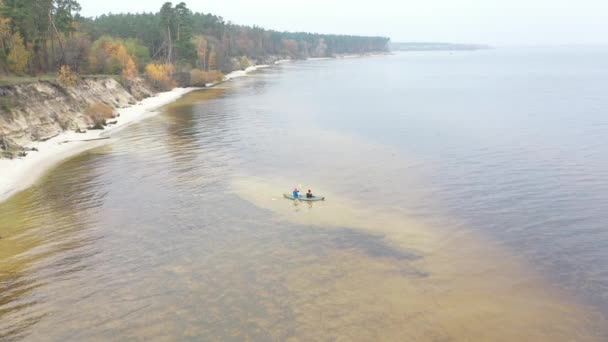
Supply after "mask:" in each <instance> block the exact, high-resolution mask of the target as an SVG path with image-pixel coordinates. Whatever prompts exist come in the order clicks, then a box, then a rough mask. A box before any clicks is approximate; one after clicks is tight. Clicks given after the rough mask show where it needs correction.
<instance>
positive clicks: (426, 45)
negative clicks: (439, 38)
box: [390, 42, 492, 52]
mask: <svg viewBox="0 0 608 342" xmlns="http://www.w3.org/2000/svg"><path fill="white" fill-rule="evenodd" d="M390 49H391V51H395V52H398V51H477V50H488V49H492V47H491V46H489V45H483V44H453V43H433V42H420V43H418V42H416V43H413V42H412V43H390Z"/></svg>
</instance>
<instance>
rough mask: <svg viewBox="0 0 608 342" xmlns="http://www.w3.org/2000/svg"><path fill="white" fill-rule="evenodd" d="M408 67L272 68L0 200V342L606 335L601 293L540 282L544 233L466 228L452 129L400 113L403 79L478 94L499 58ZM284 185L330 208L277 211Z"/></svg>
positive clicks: (473, 224) (185, 105)
mask: <svg viewBox="0 0 608 342" xmlns="http://www.w3.org/2000/svg"><path fill="white" fill-rule="evenodd" d="M406 56H411V55H406ZM413 56H417V57H404V56H394V57H386V58H369V59H356V60H348V61H346V60H345V61H324V62H303V63H297V64H291V65H284V66H281V67H275V68H272V69H269V70H265V71H262V72H260V73H258V74H255V75H253V76H251V77H248V78H245V79H240V80H236V81H233V82H231V83H229V84H226V85H225V86H224V87H222V88H218V89H212V90H204V91H199V92H195V93H191V94H189V95H187V96H186V97H184V98H183V99H181V100H180V101H178V102H177V103H175V104H172V105H170V106H168V107H167V108H166V109H164V111H163V114H161V115H159V116H156V117H153V118H151V119H148V120H146V121H143V122H141V123H138V124H136V125H134V126H132V127H130V128H129V129H127V130H124V131H122V132H120V133H119V134H118V135H116V136H115V137H114V138H113V141H112V143H110V144H108V145H107V146H104V147H102V148H98V149H95V150H92V151H90V152H87V153H84V154H82V155H79V156H77V157H75V158H73V159H70V160H68V161H66V162H65V163H63V164H62V165H60V166H58V167H57V168H56V169H55V170H53V171H52V172H50V173H49V174H48V176H47V177H46V178H45V179H43V180H42V181H41V182H39V184H37V185H36V186H34V187H33V188H31V189H29V190H27V191H25V192H23V193H20V194H18V195H17V196H15V197H13V198H12V199H10V200H9V201H7V202H4V203H1V204H0V236H1V237H2V239H0V339H6V340H18V339H27V340H125V339H134V340H149V339H155V340H176V339H177V340H239V341H240V340H289V339H294V340H416V339H418V340H493V341H496V340H504V341H512V340H602V339H603V338H605V337H606V336H607V335H606V331H605V321H604V319H603V316H602V312H603V305H602V303H601V301H599V302H598V303H596V304H597V305H591V304H590V302H589V301H587V298H590V297H594V296H595V297H594V298H601V296H599V297H598V294H599V293H601V288H602V286H604V285H599V286H595V287H593V288H592V289H591V290H590V291H582V290H577V289H573V288H572V286H570V285H571V284H572V283H570V282H568V280H567V279H569V278H568V277H566V280H563V279H562V281H559V278H560V277H554V275H555V274H556V273H555V272H554V271H553V270H554V269H553V268H551V267H538V264H535V262H534V261H535V260H538V259H535V256H537V255H543V256H544V254H542V252H539V251H541V250H543V246H542V245H539V244H534V241H536V239H538V238H539V236H545V235H546V234H545V231H544V230H542V229H537V230H532V231H529V232H527V233H522V232H520V231H517V232H515V233H513V235H508V234H507V235H503V234H502V233H501V234H495V233H494V232H493V231H492V230H490V229H486V228H485V227H486V226H485V225H484V224H483V222H486V221H483V220H481V219H477V216H475V217H473V218H471V216H470V215H469V213H470V212H473V210H471V209H470V208H469V204H470V203H477V202H479V201H480V199H481V197H480V196H481V195H480V194H479V193H475V191H477V190H478V189H480V186H481V185H483V184H485V183H484V182H483V181H481V179H482V178H483V177H479V176H477V177H476V179H477V180H478V181H477V182H474V181H473V180H471V179H469V180H468V182H472V183H471V184H469V186H465V185H462V183H466V182H465V178H458V177H462V175H461V174H460V173H459V172H465V171H466V170H467V168H465V167H460V168H458V167H457V164H458V161H457V159H456V158H455V157H453V155H456V154H457V153H455V152H454V151H455V150H462V151H465V150H466V148H467V145H466V144H465V143H463V140H462V139H461V138H459V137H461V136H462V134H463V132H462V131H461V128H460V126H455V124H453V125H452V126H450V125H446V121H447V122H454V121H449V120H448V119H445V120H444V121H436V118H435V119H434V117H435V116H437V115H438V114H437V113H431V114H428V113H427V114H425V111H429V110H430V109H429V106H423V105H421V104H420V103H417V104H416V105H417V106H418V107H411V105H412V104H413V103H416V102H417V101H419V97H416V98H415V99H412V98H409V97H408V96H410V95H409V94H411V93H415V92H416V89H418V91H420V89H430V88H429V87H428V83H425V82H427V81H428V79H427V78H429V77H430V78H432V77H433V75H434V74H433V73H432V72H429V73H426V74H425V73H423V72H421V73H419V74H416V73H415V72H413V71H411V68H412V67H411V65H412V64H416V63H418V64H416V65H418V66H419V67H420V68H422V67H423V66H425V65H426V66H428V65H429V64H431V65H432V64H433V61H437V59H438V58H439V59H440V60H439V62H441V63H439V62H437V63H439V64H438V65H444V64H442V63H448V62H449V61H451V62H452V63H456V64H458V63H465V64H466V65H469V66H470V65H478V69H474V70H477V71H476V72H477V78H475V77H473V80H476V81H477V82H482V81H480V78H481V79H482V80H483V77H484V76H485V75H486V74H485V73H484V72H483V70H484V67H483V65H484V64H479V63H478V61H479V59H480V58H481V59H482V60H483V58H486V59H488V60H490V61H493V60H497V57H496V56H494V57H493V56H492V55H489V56H485V57H483V55H471V54H469V55H460V54H459V55H457V56H454V57H452V58H451V59H450V58H449V57H448V55H444V56H443V57H437V55H433V54H430V55H420V56H418V55H413ZM467 56H468V57H467ZM498 56H499V57H500V58H505V57H504V56H503V55H498ZM501 56H502V57H501ZM441 58H444V59H445V60H443V59H441ZM466 58H472V60H469V61H466ZM500 58H498V60H499V61H500ZM463 59H464V61H463ZM488 63H490V62H488ZM399 65H402V66H403V68H404V69H403V70H405V71H403V72H405V73H406V74H407V75H408V77H410V78H412V79H413V80H410V81H407V82H402V79H401V77H402V76H403V74H397V76H395V70H396V69H395V68H396V67H397V66H399ZM479 65H481V67H479ZM471 67H472V68H474V67H473V66H471ZM362 70H365V73H363V72H362ZM408 70H410V71H408ZM428 70H431V68H429V69H428ZM472 74H475V72H472ZM479 75H482V76H479ZM423 76H424V77H423ZM403 77H405V76H403ZM416 77H417V78H418V82H415V79H416ZM378 80H380V82H378ZM423 81H424V82H423ZM410 82H411V83H415V84H411V83H410ZM482 83H483V82H482ZM414 85H416V87H414ZM469 86H470V87H478V86H479V84H475V82H473V84H469ZM332 89H333V90H332ZM435 89H436V92H440V93H441V91H442V89H443V88H442V87H440V86H438V85H436V88H435ZM479 89H482V88H479ZM382 94H383V95H382ZM382 96H384V97H382ZM389 99H392V100H390V101H392V102H390V101H389ZM395 99H397V100H395ZM465 99H466V97H465ZM459 101H461V102H462V103H464V104H466V101H465V100H464V99H463V98H460V100H459ZM365 103H368V104H369V106H370V107H364V104H365ZM455 104H456V102H454V101H452V105H453V106H455ZM464 104H463V106H464ZM469 105H470V103H469ZM412 108H415V109H416V110H413V109H412ZM430 108H435V109H437V105H431V106H430ZM452 108H454V107H452ZM455 112H456V114H453V115H455V116H457V115H461V114H458V113H459V111H455ZM366 115H367V118H366ZM408 116H409V117H411V119H410V120H408V119H407V117H408ZM424 118H426V119H424ZM429 118H430V119H429ZM461 119H462V121H465V122H467V121H468V120H471V118H470V117H468V116H466V115H461ZM427 120H428V121H427ZM450 120H455V119H450ZM433 122H435V124H433ZM471 122H473V121H471ZM477 122H483V121H477ZM365 123H367V124H365ZM411 126H415V127H416V130H413V128H412V127H411ZM479 126H483V127H481V128H480V127H479ZM489 126H490V125H481V124H479V125H478V126H477V128H475V129H473V128H471V130H472V131H473V132H477V130H476V129H479V130H480V131H482V132H487V130H488V127H489ZM449 127H452V128H451V129H450V128H449ZM467 127H469V128H470V127H472V126H470V125H468V126H467ZM425 129H426V131H425ZM469 135H470V136H472V137H477V138H478V139H481V138H480V137H486V138H487V136H486V135H485V133H484V134H469ZM433 137H438V138H436V139H435V138H433ZM437 140H440V141H443V143H441V144H440V145H441V146H443V148H442V149H438V147H437ZM452 140H453V141H454V142H455V143H454V144H453V145H450V146H446V144H449V141H452ZM431 141H434V142H431ZM477 141H478V142H479V141H485V145H484V144H482V146H486V147H487V148H490V147H489V146H491V147H492V148H496V145H492V144H495V143H496V141H497V140H496V139H487V140H477ZM439 150H441V151H444V152H443V153H444V156H445V158H438V157H437V156H438V155H437V154H436V152H437V151H439ZM427 153H428V154H427ZM497 155H498V156H500V154H499V153H497ZM459 156H460V157H461V160H462V163H463V165H469V166H470V164H468V162H467V160H469V159H468V155H467V154H466V153H464V152H463V153H460V154H459ZM481 160H484V161H488V160H494V161H497V162H503V160H502V159H501V158H498V157H493V155H492V154H491V153H488V154H486V157H484V158H481ZM446 163H449V164H452V165H456V166H454V167H452V168H450V169H449V170H447V169H445V164H446ZM488 164H491V163H489V162H488ZM497 165H499V166H497V167H500V163H498V164H497ZM486 167H487V168H488V169H487V174H491V173H492V172H495V169H492V168H491V167H490V166H486ZM503 169H504V168H503ZM454 170H457V171H454ZM473 171H475V170H473ZM439 174H441V175H443V176H444V178H438V177H437V175H439ZM507 174H509V173H507ZM510 174H511V175H513V173H510ZM450 177H452V178H450ZM445 179H449V180H450V181H446V180H445ZM511 179H517V178H515V177H513V176H511ZM296 184H302V185H303V186H304V187H312V188H313V190H315V192H317V193H318V194H323V195H326V196H327V198H328V200H327V201H326V202H325V203H314V204H312V205H309V204H294V203H292V202H290V201H287V200H283V199H282V198H281V194H282V193H283V192H286V191H289V190H290V189H291V187H293V186H294V185H296ZM459 184H460V185H459ZM537 184H539V185H542V183H537ZM486 185H487V184H486ZM458 186H460V188H459V187H458ZM500 186H504V183H500ZM471 189H473V190H475V191H472V190H471ZM485 189H486V191H497V190H496V189H498V191H499V193H500V187H498V188H494V189H493V188H491V187H489V186H486V188H485ZM539 189H542V186H540V187H539ZM448 190H449V191H448ZM457 191H461V192H460V193H461V194H467V196H468V197H467V196H464V195H463V196H461V197H460V198H459V200H456V201H454V200H452V198H451V196H453V195H454V192H457ZM467 191H472V192H467ZM526 192H534V188H530V187H521V189H520V191H519V194H523V195H525V194H526ZM446 193H449V194H451V195H446ZM524 198H525V197H524ZM602 203H603V202H602ZM600 205H601V204H600ZM478 208H482V206H478ZM503 209H505V210H507V211H508V210H510V211H511V214H510V215H513V216H514V217H517V216H518V212H517V210H516V209H517V208H513V207H509V206H504V207H503ZM484 210H485V212H487V213H488V215H487V216H485V217H484V220H487V222H494V223H496V224H500V223H501V222H504V221H505V220H507V219H508V217H509V216H508V215H507V216H505V215H506V214H505V215H503V216H500V215H496V214H493V217H494V220H491V215H490V214H489V211H487V208H484ZM520 214H521V213H520ZM478 215H479V217H482V216H483V213H482V212H481V211H480V212H478ZM592 218H593V217H592ZM599 218H601V217H598V219H599ZM597 236H601V235H597ZM548 239H550V237H548ZM512 241H515V242H517V243H511V242H512ZM521 241H526V242H528V243H527V245H526V246H527V247H526V246H523V247H522V246H521V244H520V243H519V242H521ZM557 241H564V240H557ZM572 241H574V240H572ZM518 245H519V246H520V247H517V246H518ZM522 250H523V251H524V252H521V251H522ZM566 250H569V249H567V248H566ZM595 255H596V257H598V258H601V257H603V254H602V252H601V251H599V250H598V251H596V252H595ZM579 256H580V258H577V256H576V255H575V256H574V257H573V258H571V260H574V262H576V260H584V258H583V256H584V255H579ZM560 258H561V257H560V256H556V257H554V258H553V259H552V260H553V261H554V262H555V263H556V264H557V263H559V261H560V260H561V259H560ZM541 265H542V264H541ZM559 269H561V270H568V268H566V267H560V268H559ZM566 272H567V271H566ZM587 278H588V279H591V277H589V276H587ZM556 279H558V280H556ZM602 279H603V278H602ZM599 283H600V284H603V280H601V279H600V281H599Z"/></svg>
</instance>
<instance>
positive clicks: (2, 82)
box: [0, 74, 120, 86]
mask: <svg viewBox="0 0 608 342" xmlns="http://www.w3.org/2000/svg"><path fill="white" fill-rule="evenodd" d="M78 77H80V78H114V79H118V78H120V76H118V75H79V76H78ZM56 80H57V74H44V75H38V76H6V75H0V86H10V85H18V84H26V83H33V82H38V81H56Z"/></svg>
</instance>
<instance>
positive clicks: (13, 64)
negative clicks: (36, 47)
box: [7, 32, 30, 75]
mask: <svg viewBox="0 0 608 342" xmlns="http://www.w3.org/2000/svg"><path fill="white" fill-rule="evenodd" d="M9 48H10V52H9V54H8V57H7V64H8V70H9V71H10V72H12V73H14V74H17V75H23V74H24V73H25V72H26V70H27V66H28V62H29V59H30V52H29V51H28V50H27V49H26V48H25V44H24V43H23V38H22V37H21V34H20V33H19V32H15V33H14V34H13V35H12V37H11V40H10V42H9Z"/></svg>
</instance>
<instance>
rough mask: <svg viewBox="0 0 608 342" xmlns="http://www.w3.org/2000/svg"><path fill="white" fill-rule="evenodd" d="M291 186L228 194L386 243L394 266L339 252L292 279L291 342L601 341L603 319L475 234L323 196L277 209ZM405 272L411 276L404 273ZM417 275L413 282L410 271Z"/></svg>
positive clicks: (260, 185) (278, 183)
mask: <svg viewBox="0 0 608 342" xmlns="http://www.w3.org/2000/svg"><path fill="white" fill-rule="evenodd" d="M289 186H290V184H289V182H287V181H282V180H277V179H272V180H270V179H262V178H255V177H238V178H235V179H234V181H233V182H232V190H233V191H234V192H235V194H237V195H238V196H239V197H241V198H243V199H246V200H248V201H250V202H251V203H254V204H255V205H256V206H258V207H260V208H264V209H267V210H270V211H271V212H272V214H273V216H274V218H275V220H277V221H286V222H293V223H297V224H300V225H305V226H306V225H307V226H315V227H324V228H327V229H332V228H342V227H349V228H351V229H355V230H359V231H364V232H366V233H369V234H372V235H379V236H384V240H385V242H386V246H387V248H399V249H401V250H404V251H407V252H410V253H414V254H415V255H417V256H418V258H414V259H413V260H397V259H395V258H385V257H374V256H370V255H369V254H365V253H360V252H357V251H346V252H345V251H337V252H336V253H335V254H334V255H331V256H328V257H326V258H324V259H325V260H326V262H323V263H311V264H307V265H304V266H302V267H300V268H296V269H293V270H290V271H289V275H288V277H287V279H288V280H287V284H288V287H289V289H290V293H292V294H293V295H294V296H295V299H294V302H293V305H294V307H295V308H294V310H295V312H296V314H295V316H296V320H297V322H298V324H297V326H298V327H300V328H299V330H298V333H297V334H296V335H298V336H307V337H308V338H327V337H333V338H336V339H346V340H350V339H356V340H373V339H382V340H403V339H404V338H405V339H410V340H416V339H421V340H482V341H488V340H489V341H513V340H550V341H571V340H601V336H602V334H603V333H605V332H603V331H602V329H603V328H602V323H605V322H604V320H603V318H601V315H599V314H598V313H597V312H596V311H595V310H593V309H591V308H588V307H583V306H582V305H580V304H578V303H577V302H576V301H575V300H574V299H573V298H571V297H570V296H569V295H568V294H566V293H562V292H560V291H558V290H557V289H555V288H554V287H552V286H551V285H549V284H548V283H547V282H546V281H545V280H544V279H543V278H542V277H541V276H540V275H539V274H536V273H535V272H534V271H533V270H532V269H531V268H529V267H527V265H526V264H525V262H524V261H523V260H520V259H519V258H517V257H516V256H513V255H510V254H509V253H508V251H507V250H506V249H505V248H504V247H503V246H500V245H499V244H497V243H495V242H493V241H490V240H487V239H484V238H482V237H480V236H478V235H476V234H474V233H472V232H467V231H453V230H450V227H433V226H431V225H429V224H428V223H425V222H423V221H420V220H415V219H411V218H408V216H407V214H405V213H404V212H403V211H399V210H391V211H390V212H386V211H383V210H382V209H381V208H374V207H372V206H370V205H369V204H363V203H358V202H356V201H354V200H352V199H350V198H347V197H343V196H338V195H335V194H332V193H329V192H324V193H323V194H324V195H326V196H327V198H328V200H327V201H326V202H324V203H314V204H312V205H309V204H306V203H299V204H294V203H293V202H291V201H288V200H284V199H282V198H281V197H280V196H281V193H282V192H285V191H284V190H285V189H289ZM404 265H405V266H407V268H408V269H409V270H410V272H403V267H404ZM412 269H413V270H415V272H411V270H412Z"/></svg>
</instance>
